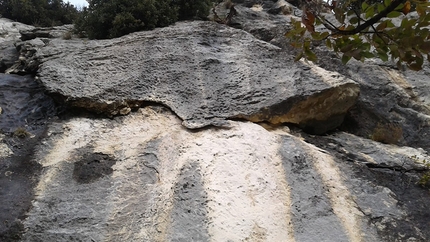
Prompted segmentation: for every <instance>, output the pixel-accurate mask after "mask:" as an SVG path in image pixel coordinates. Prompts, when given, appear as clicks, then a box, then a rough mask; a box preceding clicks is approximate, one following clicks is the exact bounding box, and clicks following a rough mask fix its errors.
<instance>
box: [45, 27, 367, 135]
mask: <svg viewBox="0 0 430 242" xmlns="http://www.w3.org/2000/svg"><path fill="white" fill-rule="evenodd" d="M66 43H67V44H66ZM286 57H289V56H288V55H287V56H286V55H285V53H284V52H281V51H280V49H279V48H278V47H275V46H273V45H270V44H268V43H266V42H263V41H259V40H257V39H255V38H254V37H253V36H252V35H250V34H248V33H246V32H244V31H241V30H235V29H232V28H229V27H226V26H224V25H219V24H216V23H213V22H198V21H196V22H184V23H178V24H176V25H175V26H173V27H168V28H163V29H158V30H155V31H151V32H141V33H134V34H131V35H128V36H125V37H122V38H119V39H115V40H108V41H90V42H87V43H83V41H74V42H70V41H66V40H64V41H63V40H55V41H51V43H50V44H49V45H48V46H46V47H43V48H41V50H40V51H39V52H38V58H40V59H41V62H43V64H42V65H41V68H40V71H39V78H40V81H41V82H42V83H43V84H44V85H45V87H46V88H47V90H48V91H49V92H50V93H52V94H53V95H55V96H61V98H62V99H63V100H64V101H65V102H66V103H67V104H69V105H70V106H72V107H79V108H84V109H87V110H91V111H95V112H99V113H106V114H108V115H117V114H126V113H128V112H129V111H130V109H135V108H136V107H138V106H141V105H142V103H144V102H148V101H149V102H155V103H162V104H164V105H166V106H168V107H169V108H171V109H172V110H173V112H175V113H176V114H177V115H178V116H179V117H180V118H181V119H182V120H183V121H184V122H183V124H184V125H185V126H186V127H187V128H193V129H194V128H202V127H204V126H207V125H214V126H225V125H226V124H227V123H226V122H225V120H226V119H239V118H240V119H247V120H252V121H254V122H262V121H268V122H270V123H274V124H277V123H295V124H298V125H300V126H302V127H304V128H307V129H309V130H310V131H312V132H315V133H324V132H326V131H327V130H330V129H333V128H335V127H337V126H338V125H340V123H341V122H342V121H343V116H344V115H345V113H346V112H347V110H348V109H349V108H350V107H351V106H352V105H353V104H354V103H355V101H356V99H357V97H358V94H359V87H358V85H356V83H355V82H353V81H352V80H350V79H347V78H344V77H343V76H342V75H339V74H337V73H333V72H327V71H325V70H323V69H321V68H318V67H317V66H314V65H310V64H303V63H291V62H290V61H289V59H288V58H286Z"/></svg>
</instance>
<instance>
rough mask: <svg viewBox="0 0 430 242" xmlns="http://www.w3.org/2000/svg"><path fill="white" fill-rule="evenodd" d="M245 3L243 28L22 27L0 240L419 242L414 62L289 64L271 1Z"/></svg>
mask: <svg viewBox="0 0 430 242" xmlns="http://www.w3.org/2000/svg"><path fill="white" fill-rule="evenodd" d="M243 2H244V5H238V6H237V8H236V9H237V11H238V15H237V16H236V17H235V18H234V19H233V25H234V26H235V27H238V28H242V30H238V29H233V28H230V27H227V26H223V25H217V24H215V23H208V22H200V21H196V22H184V23H178V24H176V25H174V26H171V27H168V28H164V29H157V30H154V31H150V32H142V33H135V34H131V35H127V36H124V37H122V38H118V39H114V40H104V41H86V40H80V39H71V40H62V39H59V38H51V37H55V36H57V37H59V36H61V31H66V28H65V29H63V28H59V29H57V30H58V31H59V32H55V31H57V30H55V31H54V30H43V31H42V32H43V35H38V34H37V31H38V30H34V31H28V32H26V35H27V36H28V35H32V34H34V33H35V34H34V36H35V37H36V38H35V39H31V40H27V41H18V42H16V43H15V44H14V46H15V47H16V48H17V51H19V54H20V56H21V57H25V58H23V59H22V62H20V63H19V64H20V65H19V66H18V67H17V68H15V70H17V73H21V74H24V73H27V72H33V71H34V69H32V68H36V69H37V70H38V76H37V78H36V80H34V79H33V78H32V77H31V76H16V75H4V74H0V97H1V98H0V107H1V110H2V111H1V112H0V203H1V204H2V206H0V221H2V223H0V241H2V242H3V241H29V242H30V241H31V242H34V241H36V242H37V241H369V242H374V241H390V242H391V241H429V240H430V230H429V229H428V228H429V227H430V221H429V219H428V218H429V217H430V212H429V211H430V204H429V202H428V201H429V200H430V193H429V190H428V186H427V187H423V186H422V185H420V184H419V183H420V182H422V181H423V180H422V178H423V177H425V176H424V175H425V174H430V173H428V172H429V171H428V169H427V168H426V164H428V163H429V161H430V157H429V155H428V152H429V151H430V148H429V147H430V146H428V144H429V141H428V137H427V136H425V135H426V132H427V131H428V130H429V127H430V125H428V124H430V122H429V120H430V119H429V118H428V115H429V113H428V112H427V109H426V107H427V105H428V104H429V100H430V99H429V95H428V92H427V91H426V90H429V83H430V82H426V80H428V77H426V75H427V74H428V69H425V70H424V71H422V72H417V73H409V72H406V73H399V72H397V71H395V70H394V69H392V68H391V67H387V66H381V64H378V63H371V62H369V63H354V62H352V63H350V65H348V66H340V65H338V63H337V62H336V60H330V58H331V54H330V53H329V52H326V51H327V50H324V49H323V48H321V49H318V48H320V47H317V46H316V47H315V48H317V49H318V51H320V52H321V53H326V54H325V55H323V58H322V60H323V61H322V62H321V63H319V66H316V65H313V64H308V63H304V62H303V63H302V62H298V63H294V62H292V56H293V55H294V52H293V51H292V50H291V49H289V47H288V45H287V43H285V42H284V37H283V36H284V34H283V31H285V28H288V19H289V17H290V16H284V15H282V14H281V13H283V10H282V9H281V10H280V11H279V9H278V8H279V7H280V6H286V5H285V3H284V2H283V1H278V3H276V4H273V1H268V2H271V4H267V5H266V4H263V6H262V7H255V6H254V7H253V3H254V2H253V1H243ZM282 4H283V5H282ZM277 9H278V10H277ZM269 12H271V13H276V15H275V14H269ZM0 23H1V21H0ZM280 25H281V26H280ZM276 26H277V27H276ZM284 26H285V27H284ZM23 30H32V28H29V27H25V28H23ZM46 31H47V32H46ZM50 31H54V32H55V33H54V32H52V33H51V32H50ZM250 33H251V34H250ZM34 36H33V37H34ZM45 36H48V37H49V38H50V39H49V40H47V39H45ZM4 43H6V42H4ZM274 44H276V46H275V45H274ZM5 46H8V44H5ZM9 47H10V46H9ZM23 47H24V48H23ZM25 67H32V68H25ZM426 68H428V67H426ZM426 78H427V79H426ZM40 84H42V85H43V86H41V85H40ZM45 91H46V92H47V93H49V94H50V95H51V96H52V97H53V98H55V100H56V101H57V102H58V103H59V104H60V105H59V106H55V105H54V104H53V101H52V100H51V99H50V98H49V97H47V96H46V95H44V92H45ZM359 92H360V95H359V96H358V93H359ZM384 98H386V99H384ZM63 105H64V106H65V109H63V107H62V106H63ZM74 109H75V110H74ZM76 109H80V110H82V109H84V110H85V111H92V112H98V113H103V114H105V115H108V116H109V117H110V118H106V116H100V115H93V114H89V113H87V112H74V111H77V110H76ZM58 110H60V111H61V113H57V111H58ZM348 110H349V111H348ZM78 111H79V110H78ZM53 114H58V118H56V119H53V118H52V116H53ZM345 115H346V119H345V121H344V122H343V123H342V121H343V120H344V118H343V117H344V116H345ZM249 121H252V122H249ZM284 123H287V124H288V125H289V126H286V125H284ZM289 123H293V124H297V125H290V124H289ZM341 123H342V125H341V126H340V129H342V130H344V131H349V133H347V132H343V131H341V130H339V129H337V130H333V129H334V128H335V127H337V126H338V125H340V124H341ZM378 125H379V126H378ZM215 126H218V127H215ZM297 126H299V127H302V128H304V129H305V130H307V131H311V133H322V132H325V131H327V130H333V131H331V132H330V133H329V134H325V135H322V136H321V135H311V134H309V133H304V132H303V130H301V129H298V127H297ZM19 127H24V128H25V130H24V131H27V132H28V133H29V134H28V135H23V136H18V135H19V134H20V133H19V132H17V131H18V128H19ZM200 127H205V128H201V129H196V128H200ZM375 127H379V130H376V131H377V132H376V131H375ZM399 130H401V131H402V132H400V131H399ZM20 132H21V133H23V131H22V130H21V131H20ZM399 134H400V135H399ZM420 134H421V135H420ZM360 136H361V137H360ZM19 137H21V138H19ZM370 137H371V138H373V139H375V140H378V139H379V140H380V141H394V142H389V143H396V144H403V145H405V146H397V145H394V144H383V143H380V142H376V141H374V140H370V139H369V138H370ZM399 137H400V138H399ZM398 139H399V140H398ZM406 145H408V146H406Z"/></svg>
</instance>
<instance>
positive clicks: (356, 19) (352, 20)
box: [349, 17, 358, 24]
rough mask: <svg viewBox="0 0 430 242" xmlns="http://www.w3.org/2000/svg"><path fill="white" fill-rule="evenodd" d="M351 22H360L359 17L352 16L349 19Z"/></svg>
mask: <svg viewBox="0 0 430 242" xmlns="http://www.w3.org/2000/svg"><path fill="white" fill-rule="evenodd" d="M349 23H351V24H356V23H358V18H357V17H352V18H350V19H349Z"/></svg>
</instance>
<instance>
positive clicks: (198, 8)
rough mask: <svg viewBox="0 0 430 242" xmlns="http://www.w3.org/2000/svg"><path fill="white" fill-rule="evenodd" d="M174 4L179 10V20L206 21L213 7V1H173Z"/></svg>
mask: <svg viewBox="0 0 430 242" xmlns="http://www.w3.org/2000/svg"><path fill="white" fill-rule="evenodd" d="M173 3H174V5H176V6H177V8H178V19H179V20H186V19H192V18H200V19H205V18H206V17H207V16H208V13H209V11H210V9H211V8H212V5H213V2H212V1H211V0H173Z"/></svg>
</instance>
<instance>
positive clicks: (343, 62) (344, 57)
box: [342, 54, 351, 65]
mask: <svg viewBox="0 0 430 242" xmlns="http://www.w3.org/2000/svg"><path fill="white" fill-rule="evenodd" d="M350 59H351V56H347V55H345V54H343V56H342V64H344V65H346V63H348V61H349V60H350Z"/></svg>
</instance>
